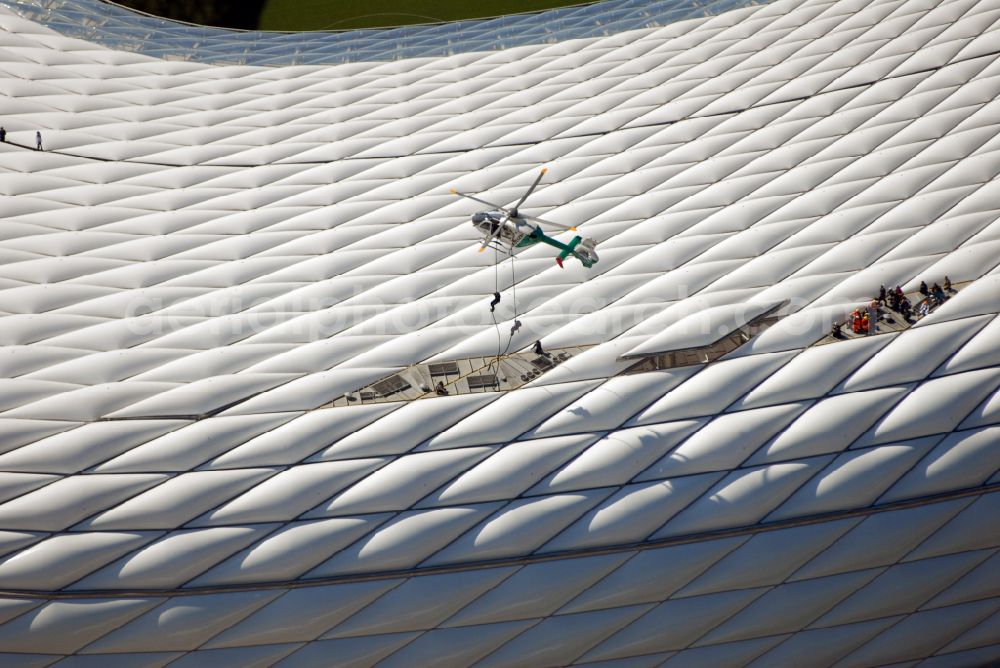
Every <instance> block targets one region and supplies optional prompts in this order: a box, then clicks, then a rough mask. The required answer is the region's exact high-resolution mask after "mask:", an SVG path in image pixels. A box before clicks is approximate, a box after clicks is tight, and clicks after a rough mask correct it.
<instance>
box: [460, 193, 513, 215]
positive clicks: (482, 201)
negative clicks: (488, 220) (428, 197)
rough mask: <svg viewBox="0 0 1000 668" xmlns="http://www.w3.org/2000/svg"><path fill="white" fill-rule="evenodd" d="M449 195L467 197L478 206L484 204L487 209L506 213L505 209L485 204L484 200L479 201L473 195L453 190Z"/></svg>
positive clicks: (491, 203)
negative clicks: (477, 203) (490, 208)
mask: <svg viewBox="0 0 1000 668" xmlns="http://www.w3.org/2000/svg"><path fill="white" fill-rule="evenodd" d="M451 193H452V194H453V195H458V196H459V197H467V198H469V199H471V200H473V201H475V202H479V203H480V204H485V205H486V206H488V207H492V208H494V209H497V210H498V211H503V212H504V213H507V207H503V206H500V205H499V204H494V203H493V202H487V201H486V200H484V199H480V198H478V197H476V196H475V195H470V194H468V193H463V192H459V191H457V190H455V189H454V188H452V189H451Z"/></svg>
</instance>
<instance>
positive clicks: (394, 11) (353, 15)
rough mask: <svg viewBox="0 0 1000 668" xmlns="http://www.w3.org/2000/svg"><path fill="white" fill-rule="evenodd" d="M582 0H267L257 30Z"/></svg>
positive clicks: (453, 16) (397, 20)
mask: <svg viewBox="0 0 1000 668" xmlns="http://www.w3.org/2000/svg"><path fill="white" fill-rule="evenodd" d="M583 1H584V0H570V1H568V2H567V1H565V0H563V1H560V0H478V1H477V2H469V0H464V1H459V0H267V1H266V3H265V4H264V10H263V11H262V12H261V15H260V29H261V30H349V29H354V28H378V27H385V26H400V25H408V24H411V23H435V22H438V21H455V20H458V19H471V18H484V17H489V16H500V15H503V14H517V13H520V12H533V11H538V10H542V9H552V8H553V7H565V6H566V5H578V4H581V2H583Z"/></svg>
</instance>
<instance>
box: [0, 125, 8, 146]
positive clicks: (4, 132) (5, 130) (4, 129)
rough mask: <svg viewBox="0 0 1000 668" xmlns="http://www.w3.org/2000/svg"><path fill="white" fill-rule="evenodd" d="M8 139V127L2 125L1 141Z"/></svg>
mask: <svg viewBox="0 0 1000 668" xmlns="http://www.w3.org/2000/svg"><path fill="white" fill-rule="evenodd" d="M6 141H7V129H6V128H4V127H2V126H0V142H6Z"/></svg>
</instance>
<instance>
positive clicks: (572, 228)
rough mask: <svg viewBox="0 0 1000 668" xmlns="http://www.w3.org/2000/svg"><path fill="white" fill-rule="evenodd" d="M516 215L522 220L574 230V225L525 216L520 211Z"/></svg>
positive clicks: (569, 230) (568, 230)
mask: <svg viewBox="0 0 1000 668" xmlns="http://www.w3.org/2000/svg"><path fill="white" fill-rule="evenodd" d="M517 215H518V218H523V219H524V220H531V221H534V222H536V223H541V224H542V225H551V226H552V227H555V228H557V229H560V230H566V231H567V232H576V225H573V226H569V225H563V224H562V223H553V222H552V221H551V220H545V219H543V218H536V217H535V216H525V215H523V214H522V213H520V212H518V214H517Z"/></svg>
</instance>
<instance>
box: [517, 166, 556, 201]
mask: <svg viewBox="0 0 1000 668" xmlns="http://www.w3.org/2000/svg"><path fill="white" fill-rule="evenodd" d="M547 171H549V169H548V167H542V171H541V172H539V173H538V178H536V179H535V182H534V183H532V184H531V187H530V188H528V192H526V193H524V195H522V196H521V199H519V200H518V201H517V204H515V205H514V208H513V209H512V210H513V211H517V210H518V209H520V208H521V205H522V204H524V200H526V199H528V195H530V194H531V193H533V192H535V188H537V187H538V184H539V183H541V181H542V177H543V176H545V172H547Z"/></svg>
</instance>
